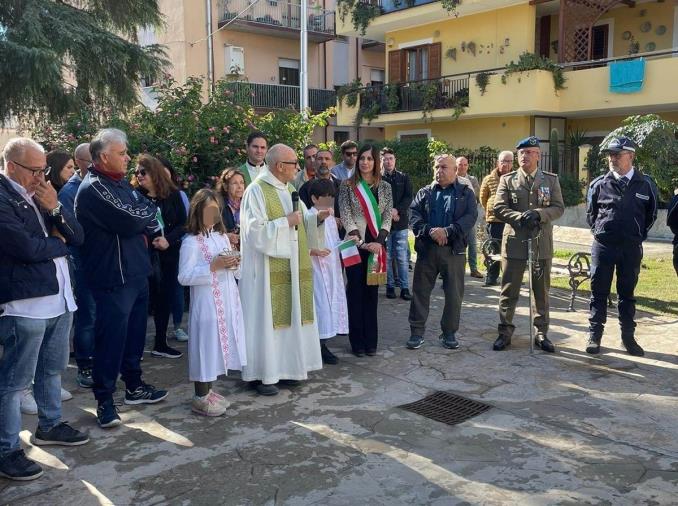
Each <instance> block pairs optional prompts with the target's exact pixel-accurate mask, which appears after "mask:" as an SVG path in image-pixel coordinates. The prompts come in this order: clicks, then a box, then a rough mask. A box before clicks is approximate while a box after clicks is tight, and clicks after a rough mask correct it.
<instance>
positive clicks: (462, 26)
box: [337, 0, 678, 149]
mask: <svg viewBox="0 0 678 506" xmlns="http://www.w3.org/2000/svg"><path fill="white" fill-rule="evenodd" d="M365 1H367V2H370V4H371V5H376V6H379V8H380V12H381V14H380V15H378V16H376V17H375V18H374V19H372V20H371V22H370V24H369V26H368V28H367V31H366V34H365V36H366V37H368V38H370V39H372V40H375V41H379V42H383V43H384V44H385V46H386V54H385V62H384V65H385V68H386V75H387V84H386V85H384V86H377V87H372V88H369V89H366V90H363V92H364V93H362V94H361V95H360V96H361V100H362V103H361V106H362V107H365V106H370V107H374V108H375V109H374V111H376V113H378V114H377V115H376V117H374V119H372V121H371V124H372V125H376V126H380V127H383V128H384V129H385V138H387V139H391V138H406V137H420V136H427V137H435V138H439V139H444V140H446V141H448V142H450V143H452V144H453V145H454V146H465V147H468V148H476V147H479V146H482V145H488V146H492V147H495V148H499V149H510V148H513V146H514V145H515V142H516V140H517V139H520V138H523V137H526V136H528V135H537V136H538V137H539V138H540V139H541V140H542V141H543V143H544V145H543V146H542V148H546V147H548V141H549V136H550V132H551V131H552V129H556V130H557V131H558V133H559V140H560V142H562V141H563V140H564V139H565V138H566V137H567V136H568V132H572V131H577V130H579V131H585V132H586V134H587V137H588V139H587V140H588V141H589V142H591V143H595V142H596V141H599V140H600V139H601V138H602V137H603V136H604V135H606V134H607V133H609V132H610V131H611V130H613V129H614V128H616V127H617V126H619V123H620V121H621V120H622V119H623V118H625V117H627V116H629V115H632V114H645V113H650V112H652V113H658V114H660V115H661V116H662V117H664V118H665V119H668V120H671V121H678V2H677V1H676V0H663V1H662V0H659V1H644V0H623V1H618V0H551V1H548V0H531V1H520V0H461V2H460V3H459V5H458V6H457V7H456V14H450V13H449V12H448V11H447V10H445V8H444V7H443V6H442V4H441V2H439V1H430V0H414V1H412V0H365ZM337 33H338V34H339V35H343V36H347V37H350V36H356V35H358V33H356V30H355V29H354V28H353V25H352V23H351V20H350V17H346V19H345V20H344V21H343V22H342V20H341V19H340V18H339V17H338V18H337ZM524 52H529V53H535V54H536V55H542V56H546V57H549V58H551V59H552V60H553V61H555V62H558V63H559V65H561V66H562V68H563V74H564V76H565V78H566V82H565V84H564V86H565V88H564V89H560V90H557V91H556V90H555V87H554V80H553V76H552V74H551V72H549V71H544V70H532V71H529V72H520V73H513V74H511V75H508V76H505V75H504V74H505V66H506V65H507V64H508V63H509V62H511V61H517V60H518V57H519V55H520V54H521V53H524ZM630 53H636V54H634V57H642V58H643V60H644V61H645V68H644V75H643V76H642V77H643V84H642V88H641V89H640V90H639V91H636V92H634V93H626V94H621V93H612V92H611V91H610V73H611V72H612V70H611V68H612V67H614V66H615V65H614V64H613V63H614V62H617V61H620V60H623V59H624V57H626V58H628V57H629V54H630ZM617 67H618V65H617ZM478 74H482V75H481V76H480V78H478V77H477V76H478ZM479 79H480V80H482V81H484V84H485V87H484V88H485V89H484V93H483V91H482V90H481V88H480V86H479V84H478V81H479ZM426 93H429V95H428V97H426V96H424V94H426ZM366 102H369V103H366ZM424 104H426V105H424ZM455 104H456V105H457V106H456V107H455ZM459 104H463V112H461V115H459V116H458V118H457V119H455V115H456V114H457V113H459V112H460V109H461V106H460V105H459ZM422 109H426V111H425V112H426V116H427V118H426V120H424V119H423V117H422V116H423V114H422ZM355 112H356V110H355V109H351V108H349V107H347V106H345V105H344V106H342V107H341V109H340V114H339V123H340V124H345V123H351V121H353V118H354V117H355Z"/></svg>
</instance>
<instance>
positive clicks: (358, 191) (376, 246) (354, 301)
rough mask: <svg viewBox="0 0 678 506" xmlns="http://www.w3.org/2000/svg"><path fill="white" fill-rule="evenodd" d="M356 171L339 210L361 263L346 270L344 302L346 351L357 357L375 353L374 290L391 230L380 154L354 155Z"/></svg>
mask: <svg viewBox="0 0 678 506" xmlns="http://www.w3.org/2000/svg"><path fill="white" fill-rule="evenodd" d="M357 168H358V170H355V171H353V175H352V176H351V177H350V178H349V179H347V180H345V181H344V182H343V183H342V184H341V188H340V190H339V208H340V209H341V218H342V221H343V225H344V228H345V229H346V231H347V234H346V235H347V237H351V238H353V240H354V241H355V242H356V244H357V245H358V249H359V252H360V260H361V261H360V263H358V264H355V265H352V266H350V267H346V279H347V283H346V298H347V301H348V328H349V339H350V341H351V350H352V351H353V354H354V355H355V356H357V357H361V356H363V355H364V354H367V355H369V356H374V355H375V354H376V352H377V342H378V337H379V336H378V327H377V302H378V300H379V299H378V297H379V285H382V284H385V283H386V250H385V247H384V246H385V243H386V236H387V235H388V233H389V231H390V230H391V209H392V207H393V196H392V194H391V185H389V184H388V183H387V182H385V181H382V180H381V170H380V167H379V151H378V150H377V149H376V148H375V147H374V146H372V145H369V144H367V145H365V146H363V147H362V148H361V149H360V151H358V164H357Z"/></svg>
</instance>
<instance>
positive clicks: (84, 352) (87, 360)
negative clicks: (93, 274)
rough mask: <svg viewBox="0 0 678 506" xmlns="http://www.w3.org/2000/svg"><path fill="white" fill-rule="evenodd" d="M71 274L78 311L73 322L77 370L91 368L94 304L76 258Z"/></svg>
mask: <svg viewBox="0 0 678 506" xmlns="http://www.w3.org/2000/svg"><path fill="white" fill-rule="evenodd" d="M73 273H74V276H73V277H74V278H75V286H74V291H75V300H76V302H77V303H78V310H77V311H76V312H75V316H74V321H73V351H74V352H75V362H76V363H77V364H78V369H83V368H91V367H92V356H94V322H95V318H96V304H95V302H94V297H92V292H91V290H90V289H89V286H88V285H87V278H86V276H85V273H84V271H83V270H82V267H81V266H80V265H79V259H78V258H77V257H74V259H73Z"/></svg>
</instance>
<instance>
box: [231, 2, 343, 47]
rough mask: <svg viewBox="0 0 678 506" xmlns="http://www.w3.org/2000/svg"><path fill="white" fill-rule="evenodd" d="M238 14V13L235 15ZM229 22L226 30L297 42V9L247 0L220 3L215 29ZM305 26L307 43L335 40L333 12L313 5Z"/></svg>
mask: <svg viewBox="0 0 678 506" xmlns="http://www.w3.org/2000/svg"><path fill="white" fill-rule="evenodd" d="M248 6H249V8H248ZM243 11H244V12H243ZM239 13H242V14H240V15H239V16H238V14H239ZM236 16H237V18H236ZM229 21H233V22H232V23H231V24H230V25H228V29H229V30H234V31H240V32H252V33H257V34H262V35H263V34H265V35H271V36H274V37H284V38H290V39H298V38H299V31H300V29H301V6H300V5H299V4H296V3H292V2H282V1H279V0H259V1H258V2H257V3H255V4H252V3H251V2H250V1H249V0H220V2H219V28H221V27H222V26H224V25H225V24H226V23H228V22H229ZM307 27H308V40H309V42H326V41H328V40H332V39H334V38H336V34H335V31H334V11H328V10H325V9H321V8H320V7H319V6H317V5H315V6H309V7H308V24H307Z"/></svg>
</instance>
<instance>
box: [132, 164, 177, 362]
mask: <svg viewBox="0 0 678 506" xmlns="http://www.w3.org/2000/svg"><path fill="white" fill-rule="evenodd" d="M134 176H135V177H134V179H133V181H132V185H133V186H135V187H137V188H138V189H139V190H140V191H141V192H143V193H144V194H145V195H146V197H148V198H149V199H150V200H151V201H153V203H154V204H155V205H156V206H157V207H158V209H159V216H158V223H159V229H158V230H157V231H156V236H155V237H154V238H153V240H152V242H151V244H150V245H149V247H150V251H151V259H152V261H153V260H155V262H154V263H155V265H154V269H153V274H151V278H150V289H151V298H150V305H151V308H152V310H153V319H154V321H155V346H154V347H153V351H151V355H153V356H155V357H166V358H179V357H181V356H182V353H181V352H180V351H178V350H175V349H174V348H170V347H169V345H168V344H167V326H168V323H169V316H170V312H171V309H172V303H173V301H174V297H175V293H176V282H177V275H178V271H179V249H180V248H181V240H182V238H183V236H184V234H185V225H186V208H185V207H184V203H183V202H182V200H181V195H180V194H179V191H178V190H177V187H176V186H175V184H174V183H173V182H172V180H171V179H170V177H169V175H168V173H167V171H166V170H165V167H164V166H163V164H162V163H161V162H160V161H159V160H158V159H157V158H154V157H152V156H150V155H141V156H140V157H139V159H138V160H137V168H136V170H135V171H134Z"/></svg>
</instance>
